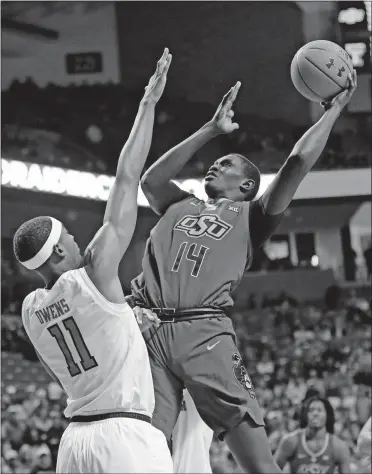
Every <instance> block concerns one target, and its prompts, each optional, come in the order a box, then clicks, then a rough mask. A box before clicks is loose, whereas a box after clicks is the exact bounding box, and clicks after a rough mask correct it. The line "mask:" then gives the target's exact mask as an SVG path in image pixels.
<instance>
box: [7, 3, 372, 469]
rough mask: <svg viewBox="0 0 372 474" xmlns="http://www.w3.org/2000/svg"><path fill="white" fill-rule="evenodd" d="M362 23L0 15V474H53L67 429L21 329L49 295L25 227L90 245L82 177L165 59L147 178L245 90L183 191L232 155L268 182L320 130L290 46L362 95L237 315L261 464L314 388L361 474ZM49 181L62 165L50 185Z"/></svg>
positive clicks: (302, 14) (241, 7) (164, 8)
mask: <svg viewBox="0 0 372 474" xmlns="http://www.w3.org/2000/svg"><path fill="white" fill-rule="evenodd" d="M185 19H186V20H187V21H186V20H185ZM370 23H371V20H370V3H369V2H362V1H355V2H347V1H345V2H328V1H326V2H284V1H283V2H141V3H139V2H75V1H74V2H2V124H1V130H2V143H1V148H2V155H1V158H2V217H1V219H2V220H1V224H2V236H1V251H2V259H1V277H2V278H1V359H2V378H1V392H2V397H1V415H2V445H1V464H2V465H1V470H2V472H3V473H9V474H18V473H35V474H36V473H39V472H54V471H55V463H56V456H57V451H58V445H59V441H60V437H61V435H62V433H63V430H64V429H65V427H66V426H67V420H66V419H65V418H64V416H63V409H64V407H65V404H66V399H65V394H64V392H63V391H62V390H61V389H60V387H59V386H58V385H56V384H55V383H54V382H52V381H51V380H50V378H49V376H48V375H47V374H46V372H45V371H44V369H43V368H42V367H41V365H40V363H39V362H38V360H37V357H36V354H35V352H34V350H33V348H32V346H31V345H30V342H29V340H28V338H27V335H26V333H25V331H24V329H23V327H22V323H21V318H20V312H21V305H22V301H23V298H24V297H25V296H26V295H27V294H28V293H29V292H30V291H32V290H34V289H35V288H37V287H38V286H40V285H41V284H42V282H41V281H40V280H38V279H37V278H35V276H34V275H32V273H31V272H29V271H27V270H26V269H25V268H24V267H22V266H20V265H19V264H18V263H17V262H16V260H15V259H14V257H13V251H12V236H13V234H14V231H15V229H16V228H17V227H18V226H19V225H20V223H21V222H23V221H25V220H27V219H29V218H31V217H35V216H37V215H53V216H55V217H57V218H59V219H61V220H62V221H63V222H65V223H66V224H67V227H68V228H69V229H70V230H71V232H72V233H73V234H74V235H76V236H77V240H78V242H79V244H80V246H81V247H82V248H84V246H85V245H86V244H87V243H88V242H89V240H90V238H91V237H92V233H93V232H95V230H96V229H97V228H98V226H99V225H100V222H101V219H102V213H103V209H104V204H105V202H104V201H105V197H104V196H103V197H102V195H99V192H98V191H97V189H98V184H99V182H98V181H91V182H92V183H94V184H92V185H90V187H89V186H88V185H87V183H88V181H87V179H88V178H89V179H93V177H94V176H96V177H97V176H98V177H99V178H100V179H101V178H102V179H106V178H105V177H110V176H112V175H113V174H114V173H115V169H116V163H117V157H118V154H119V152H120V149H121V147H122V146H123V144H124V142H125V140H126V138H127V136H128V133H129V131H130V128H131V126H132V121H133V117H134V116H135V113H136V109H137V106H138V102H139V100H140V98H141V96H142V94H143V87H144V85H145V84H146V81H147V80H148V77H149V76H150V74H151V73H152V69H153V65H154V63H155V60H156V58H157V57H158V55H159V52H161V51H162V50H163V48H164V46H169V47H170V49H171V51H172V53H174V61H173V64H172V69H171V71H170V74H169V81H168V82H169V86H168V85H167V89H166V93H165V95H164V97H163V98H162V100H161V102H160V103H159V106H158V107H157V110H156V121H155V130H154V136H153V142H152V147H151V151H150V155H149V159H148V161H147V164H146V167H148V166H149V165H151V164H152V163H153V162H154V161H155V160H156V159H157V158H159V157H160V156H161V154H162V153H164V152H165V151H167V150H168V149H169V148H171V147H172V146H174V145H175V144H177V143H178V142H180V141H181V140H183V139H184V138H186V137H187V136H188V135H190V134H191V133H193V132H194V131H195V130H196V129H197V128H198V127H199V126H201V125H202V124H203V123H204V122H205V121H206V120H208V119H209V118H210V117H211V116H212V115H213V113H214V111H215V107H216V104H217V103H218V101H219V100H220V97H221V96H222V94H224V93H225V91H227V90H228V88H229V87H230V86H231V85H232V84H233V83H234V81H236V80H237V79H240V80H242V82H243V88H242V93H241V97H239V102H238V103H237V108H236V111H235V112H236V115H237V116H238V117H239V124H240V128H239V131H237V132H235V133H234V134H232V135H231V136H222V137H219V138H217V139H216V140H215V141H214V142H213V143H210V144H208V145H207V146H206V147H205V148H203V149H202V150H201V151H200V152H198V153H197V154H196V156H195V157H194V158H193V159H192V160H191V161H190V163H189V164H188V165H187V166H186V167H185V168H184V169H183V170H182V173H181V174H180V176H179V178H180V180H189V182H192V184H191V185H190V186H191V188H189V190H190V189H191V190H192V189H193V188H192V186H195V185H196V184H198V183H199V184H200V183H201V182H202V181H201V180H202V176H203V174H204V173H205V171H206V169H208V168H209V166H210V165H211V163H212V162H213V161H214V160H215V159H216V158H217V157H219V156H222V155H223V154H226V153H229V152H231V151H235V152H237V153H241V154H243V155H246V156H247V157H249V158H250V159H251V160H252V161H253V162H254V163H256V164H257V165H258V167H259V168H260V170H261V172H262V173H263V175H264V176H265V175H268V174H271V173H275V172H276V171H277V170H278V169H279V167H280V166H281V165H282V164H283V162H284V160H285V159H286V157H287V156H288V153H289V152H290V150H291V149H292V147H293V145H294V143H295V142H296V140H297V139H298V138H299V137H300V136H301V135H302V134H303V133H304V131H305V130H306V129H307V128H309V126H310V125H311V124H312V123H313V122H314V121H315V120H316V119H317V118H318V117H319V113H320V107H319V106H318V105H317V104H311V103H309V102H308V101H306V100H304V99H303V98H302V97H301V96H300V95H299V94H298V93H297V92H296V90H295V89H294V87H293V86H292V84H291V82H290V77H289V64H290V61H291V58H292V57H293V55H294V53H295V52H296V51H297V49H298V48H299V47H300V46H302V45H303V44H304V43H306V42H307V41H311V40H313V39H320V38H322V39H329V40H331V41H336V42H338V43H339V44H341V45H342V46H344V47H345V48H346V49H347V51H348V52H349V54H351V56H352V59H353V64H354V67H355V68H356V69H357V71H358V77H359V87H358V90H357V93H356V94H355V100H354V98H353V100H354V101H353V102H352V103H351V104H350V107H349V109H348V111H347V112H346V113H345V115H344V116H343V117H342V118H340V120H339V121H338V122H337V126H336V127H335V129H334V131H333V132H332V134H331V136H330V139H329V141H328V143H327V147H326V150H325V152H324V153H323V155H322V157H321V159H320V160H319V161H318V163H317V165H316V167H315V170H314V171H315V172H316V173H313V172H312V173H310V174H311V175H313V176H315V178H314V181H311V183H315V185H312V186H308V187H307V190H306V193H305V192H304V193H303V194H302V195H301V197H300V198H298V199H297V200H296V199H295V201H294V202H293V205H291V207H290V209H289V210H288V212H287V213H286V215H285V217H284V219H283V223H282V224H281V226H280V228H279V229H278V232H277V234H276V235H274V236H273V237H272V239H270V241H269V242H268V243H267V244H265V246H264V247H263V248H262V249H260V250H259V251H257V252H256V254H255V255H254V261H253V265H252V268H251V269H250V271H249V272H248V273H247V275H246V276H245V277H244V279H243V281H242V284H241V286H240V288H239V290H238V291H237V292H236V294H235V295H234V298H235V302H236V303H235V307H234V309H233V311H232V312H231V317H232V319H233V321H234V325H235V328H236V332H237V336H238V340H239V349H240V351H241V354H242V356H243V358H244V362H245V364H246V367H247V369H248V372H249V374H250V376H251V378H252V381H253V384H254V386H255V390H256V395H257V398H258V401H259V403H260V405H261V408H262V409H263V411H264V413H265V420H266V429H267V433H268V436H269V440H270V444H271V448H272V451H273V452H274V451H275V450H276V448H277V446H278V443H279V441H280V439H281V437H282V436H283V435H284V434H285V433H288V432H291V431H293V430H294V429H296V428H297V427H298V424H299V421H298V412H299V406H300V404H301V402H302V400H303V399H304V398H305V397H307V396H309V395H310V394H312V393H319V394H320V395H322V396H326V397H327V398H328V399H329V400H330V402H331V404H332V406H333V408H334V410H335V413H336V427H335V432H336V434H337V435H338V436H340V437H341V438H342V439H344V440H345V441H346V442H347V444H348V446H349V448H350V451H351V453H352V471H353V472H358V467H357V453H356V440H357V437H358V434H359V432H360V429H361V427H362V426H363V424H364V423H365V421H366V420H367V418H368V416H370V414H371V387H372V382H371V289H370V283H371V273H372V255H371V254H372V247H371V217H370V214H371V212H370V211H371V203H370V201H371V196H370V184H369V188H368V186H367V191H366V186H365V177H366V176H368V174H369V173H370V172H371V170H370V165H371V147H370V130H371V100H370V49H369V48H370V43H369V37H370V26H371V25H370ZM143 31H145V32H146V34H143ZM221 65H223V67H221ZM52 168H58V169H60V170H59V171H54V172H53V173H54V174H53V173H52V171H51V169H52ZM61 170H62V171H63V170H65V171H67V170H74V171H76V172H81V174H79V175H77V176H79V177H80V178H81V183H80V184H81V188H84V189H85V188H86V191H87V193H86V196H84V198H83V197H80V198H77V197H76V196H77V194H73V193H70V194H69V192H68V188H67V187H66V183H65V182H64V181H63V176H64V175H63V173H62V171H61ZM48 173H49V174H48ZM58 173H59V174H58ZM345 173H346V174H345ZM66 176H67V175H66ZM107 179H108V178H107ZM263 181H264V180H263ZM367 181H368V179H367ZM50 182H52V185H51V184H50ZM102 182H103V181H102ZM309 182H310V181H309ZM195 183H196V184H195ZM317 183H321V184H319V186H317ZM101 187H102V190H103V191H104V192H106V191H107V189H106V188H105V186H103V185H102V186H101ZM106 187H107V186H106ZM57 188H58V189H57ZM46 190H47V191H48V192H44V191H46ZM103 191H102V192H103ZM97 196H98V197H97ZM106 197H107V195H106ZM140 204H141V206H140V208H139V213H138V224H137V228H136V232H135V235H134V238H133V242H132V244H131V246H130V247H129V250H128V252H127V254H126V256H125V258H124V261H123V265H122V266H121V269H120V272H121V274H120V276H121V279H122V283H123V288H124V290H125V292H126V293H127V292H128V291H129V285H130V281H131V279H132V278H133V277H134V276H136V275H137V274H138V272H139V271H140V268H141V258H142V255H143V250H144V246H145V241H146V238H147V237H148V233H149V231H150V229H151V228H152V227H153V226H154V225H155V224H156V222H157V217H156V216H155V215H154V214H153V213H152V212H151V211H150V210H149V208H148V206H147V204H146V202H143V201H141V203H140ZM211 463H212V467H213V471H214V472H215V473H217V472H218V473H232V472H237V467H236V464H235V462H234V460H233V458H232V456H231V453H230V452H229V450H228V448H227V446H226V445H225V443H223V442H219V441H217V440H214V441H213V444H212V448H211ZM360 474H362V473H360Z"/></svg>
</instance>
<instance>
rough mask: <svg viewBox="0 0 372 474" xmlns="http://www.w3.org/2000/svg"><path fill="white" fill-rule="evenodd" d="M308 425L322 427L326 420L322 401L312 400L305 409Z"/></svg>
mask: <svg viewBox="0 0 372 474" xmlns="http://www.w3.org/2000/svg"><path fill="white" fill-rule="evenodd" d="M307 420H308V425H309V426H310V427H311V428H323V427H324V426H325V424H326V421H327V412H326V410H325V407H324V404H323V402H321V401H320V400H314V401H313V402H312V403H310V406H309V408H308V411H307Z"/></svg>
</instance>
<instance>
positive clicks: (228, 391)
mask: <svg viewBox="0 0 372 474" xmlns="http://www.w3.org/2000/svg"><path fill="white" fill-rule="evenodd" d="M144 337H145V340H146V343H147V348H148V352H149V357H150V362H151V369H152V377H153V381H154V390H155V411H154V414H153V425H154V426H155V427H156V428H158V429H160V430H162V431H163V433H164V434H165V436H166V437H167V439H168V440H170V439H171V435H172V431H173V428H174V425H175V424H176V421H177V418H178V414H179V411H180V408H181V403H182V390H183V389H184V388H185V387H186V388H187V389H188V391H189V392H190V395H191V396H192V398H193V399H194V402H195V405H196V407H197V409H198V412H199V414H200V415H201V417H202V418H203V420H204V421H205V422H206V424H207V425H208V426H209V427H210V428H211V429H212V430H213V431H214V432H215V434H216V435H217V436H218V437H219V438H220V439H222V438H223V436H224V435H225V433H226V432H227V431H229V430H230V429H232V428H234V427H236V426H237V425H238V424H239V423H240V422H241V421H242V420H243V419H244V418H245V417H246V416H247V415H249V416H250V417H251V419H252V420H253V421H254V422H255V423H256V424H257V425H258V426H264V420H263V414H262V412H261V409H260V407H259V405H258V403H257V400H256V395H255V392H254V388H253V385H252V382H251V379H250V377H249V375H248V373H247V370H246V369H245V367H244V365H243V362H242V359H241V356H240V354H239V351H238V349H237V346H236V335H235V332H234V329H233V326H232V322H231V320H230V319H229V318H228V317H226V316H221V317H211V318H205V319H196V320H189V321H180V322H175V323H162V324H161V325H160V327H159V328H157V329H155V328H151V329H150V330H148V331H146V332H145V333H144Z"/></svg>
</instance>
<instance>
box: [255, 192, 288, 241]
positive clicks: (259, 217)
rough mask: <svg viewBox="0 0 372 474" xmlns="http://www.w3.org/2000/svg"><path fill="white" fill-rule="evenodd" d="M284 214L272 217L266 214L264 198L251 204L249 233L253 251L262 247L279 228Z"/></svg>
mask: <svg viewBox="0 0 372 474" xmlns="http://www.w3.org/2000/svg"><path fill="white" fill-rule="evenodd" d="M283 214H284V213H283V212H281V213H280V214H276V215H273V216H272V215H270V214H268V213H267V212H266V210H265V208H264V206H263V202H262V197H260V198H259V199H257V200H256V201H253V202H251V203H250V209H249V233H250V238H251V242H252V247H253V249H258V248H259V247H261V246H262V245H263V244H264V243H265V242H266V240H268V239H269V238H270V237H271V236H272V235H273V234H274V232H275V230H276V229H277V227H278V226H279V224H280V222H281V220H282V218H283Z"/></svg>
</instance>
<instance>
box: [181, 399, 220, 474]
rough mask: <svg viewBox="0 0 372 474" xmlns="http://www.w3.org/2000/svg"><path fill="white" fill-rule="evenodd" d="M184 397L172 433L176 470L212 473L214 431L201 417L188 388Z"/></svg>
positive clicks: (189, 472)
mask: <svg viewBox="0 0 372 474" xmlns="http://www.w3.org/2000/svg"><path fill="white" fill-rule="evenodd" d="M183 399H184V402H185V406H184V409H183V410H182V411H181V412H180V414H179V417H178V420H177V423H176V426H175V427H174V430H173V433H172V448H173V465H174V472H177V473H185V472H186V473H188V474H192V473H199V474H211V473H212V468H211V464H210V460H209V449H210V447H211V443H212V439H213V431H212V430H211V429H210V428H209V426H207V425H206V424H205V423H204V421H203V420H202V418H201V417H200V415H199V412H198V410H197V409H196V406H195V403H194V400H193V399H192V398H191V395H190V394H189V392H188V391H187V390H184V392H183Z"/></svg>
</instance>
